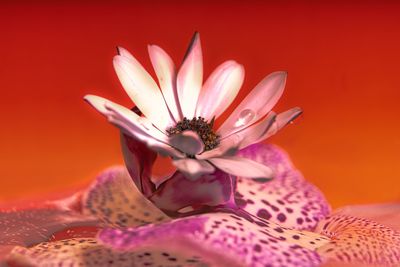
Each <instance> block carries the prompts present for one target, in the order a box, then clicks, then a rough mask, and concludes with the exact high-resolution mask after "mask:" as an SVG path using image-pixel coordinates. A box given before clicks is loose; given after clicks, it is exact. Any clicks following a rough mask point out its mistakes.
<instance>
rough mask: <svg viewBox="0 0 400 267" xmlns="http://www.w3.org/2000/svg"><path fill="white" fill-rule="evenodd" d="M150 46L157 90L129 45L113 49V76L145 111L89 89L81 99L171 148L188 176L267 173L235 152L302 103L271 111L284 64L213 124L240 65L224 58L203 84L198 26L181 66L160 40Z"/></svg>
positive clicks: (232, 91)
mask: <svg viewBox="0 0 400 267" xmlns="http://www.w3.org/2000/svg"><path fill="white" fill-rule="evenodd" d="M148 51H149V55H150V59H151V63H152V65H153V67H154V70H155V73H156V75H157V78H158V81H159V86H160V88H161V90H160V88H159V86H158V85H157V83H156V82H155V81H154V80H153V79H152V77H151V76H150V75H149V73H148V72H147V71H146V70H145V69H144V68H143V67H142V65H141V64H140V63H139V62H138V61H137V60H136V59H135V58H134V57H133V56H132V55H131V54H130V53H129V52H128V51H126V50H125V49H123V48H120V47H119V48H118V55H116V56H115V57H114V68H115V71H116V73H117V75H118V78H119V79H120V81H121V83H122V86H123V87H124V89H125V90H126V92H127V93H128V95H129V96H130V98H131V99H132V101H133V102H134V103H135V104H136V106H137V108H138V109H139V110H140V111H141V112H142V114H143V116H139V115H137V114H136V113H135V112H133V111H131V110H130V109H128V108H125V107H123V106H121V105H118V104H116V103H113V102H111V101H109V100H107V99H104V98H101V97H99V96H94V95H87V96H85V100H86V101H88V102H89V103H90V104H91V105H92V106H93V107H94V108H96V109H97V110H98V111H99V112H101V113H102V114H103V115H105V116H106V117H107V118H108V120H109V121H110V122H111V123H112V124H114V125H116V126H118V127H119V128H120V129H121V130H122V131H123V132H124V133H126V134H129V135H131V136H133V137H135V138H137V139H138V140H140V141H142V142H144V143H146V144H147V145H148V146H149V147H150V148H151V149H153V150H155V151H157V152H159V153H160V154H162V155H168V156H170V157H171V158H172V160H173V163H174V165H175V166H176V167H177V168H178V169H179V170H180V171H181V172H183V173H184V174H185V175H186V176H187V177H188V178H190V179H196V178H198V177H199V176H201V175H202V174H205V173H212V172H214V171H215V168H218V169H221V170H222V171H224V172H226V173H229V174H232V175H235V176H242V177H253V178H261V177H262V178H270V177H272V176H273V173H272V171H271V169H270V168H269V167H267V166H265V165H263V164H260V163H257V162H255V161H252V160H249V159H245V158H242V157H238V156H235V153H236V151H238V150H240V149H242V148H245V147H247V146H249V145H251V144H254V143H258V142H261V141H263V140H265V139H266V138H268V137H269V136H271V135H273V134H275V133H276V132H277V131H278V130H279V129H280V128H282V127H283V126H285V125H286V124H288V123H289V122H290V121H292V120H293V119H294V118H296V117H297V116H298V115H299V114H300V113H301V109H300V108H293V109H290V110H288V111H286V112H283V113H281V114H278V115H276V114H275V113H274V112H272V111H271V109H272V107H273V106H274V105H275V104H276V102H277V101H278V99H279V98H280V97H281V95H282V93H283V90H284V87H285V82H286V76H287V74H286V72H274V73H272V74H270V75H268V76H267V77H265V78H264V79H263V80H262V81H261V82H260V83H259V84H258V85H257V86H256V87H255V88H254V89H253V90H252V91H251V92H250V93H249V94H248V95H247V96H246V97H245V98H244V100H243V101H242V102H241V103H240V104H239V106H238V107H237V108H236V109H235V111H234V112H233V113H232V114H231V115H230V116H229V118H228V119H227V120H226V121H225V122H224V123H223V124H222V125H221V127H219V129H217V130H216V131H215V132H214V130H213V129H212V126H213V121H214V118H218V117H219V116H220V115H221V114H222V113H223V112H224V111H225V110H226V108H227V107H228V106H229V105H230V104H231V103H232V101H233V100H234V98H235V97H236V95H237V93H238V91H239V89H240V87H241V85H242V83H243V79H244V68H243V66H242V65H240V64H238V63H237V62H235V61H233V60H229V61H226V62H224V63H222V64H221V65H220V66H219V67H217V68H216V69H215V70H214V72H213V73H212V74H211V75H210V77H209V78H208V79H207V80H206V82H205V83H204V84H202V83H203V60H202V51H201V44H200V37H199V34H198V33H196V34H195V35H194V37H193V39H192V42H191V44H190V46H189V49H188V51H187V54H186V56H185V59H184V61H183V64H182V66H181V68H180V69H179V71H176V69H175V65H174V63H173V61H172V60H171V58H170V57H169V56H168V54H167V53H166V52H165V51H164V50H163V49H161V48H160V47H158V46H155V45H149V46H148ZM199 134H200V135H201V136H199Z"/></svg>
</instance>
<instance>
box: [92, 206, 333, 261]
mask: <svg viewBox="0 0 400 267" xmlns="http://www.w3.org/2000/svg"><path fill="white" fill-rule="evenodd" d="M241 216H242V215H241ZM243 216H245V217H246V216H249V215H246V214H244V215H243ZM98 238H99V239H100V240H101V241H102V242H103V243H105V244H106V245H109V246H112V247H114V248H115V249H118V250H122V249H129V250H136V249H140V248H142V247H151V248H154V249H162V248H164V247H165V246H168V247H169V248H172V247H173V248H175V249H176V250H178V251H185V252H186V253H190V252H192V251H196V252H198V253H200V255H201V256H203V257H205V258H207V259H209V260H210V261H211V262H213V263H214V264H215V265H217V266H235V265H236V266H237V265H238V264H239V266H242V265H243V266H250V267H256V266H279V267H280V266H285V267H290V266H318V265H319V264H320V257H319V256H318V254H317V253H315V252H314V250H315V249H316V248H317V247H320V246H322V245H324V244H326V243H327V242H328V241H329V240H328V239H327V238H325V237H323V236H322V235H319V234H315V233H311V232H307V231H298V230H291V229H287V228H285V227H281V226H279V225H277V224H275V223H273V222H268V221H261V220H258V219H256V220H253V219H252V217H251V216H250V217H248V219H244V218H243V217H239V216H238V215H237V214H235V215H234V214H229V213H213V214H203V215H197V216H192V217H186V218H183V219H177V220H174V221H172V222H169V223H163V224H160V225H147V226H143V227H138V228H128V229H105V230H102V231H101V232H100V234H99V236H98Z"/></svg>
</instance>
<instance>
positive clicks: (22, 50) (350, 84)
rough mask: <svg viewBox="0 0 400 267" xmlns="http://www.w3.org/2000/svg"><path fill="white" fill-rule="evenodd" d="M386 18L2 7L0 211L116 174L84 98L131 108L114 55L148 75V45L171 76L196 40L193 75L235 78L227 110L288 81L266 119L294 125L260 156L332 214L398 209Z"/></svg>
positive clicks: (241, 7) (108, 144)
mask: <svg viewBox="0 0 400 267" xmlns="http://www.w3.org/2000/svg"><path fill="white" fill-rule="evenodd" d="M277 2H279V3H277ZM399 14H400V4H396V3H395V2H379V3H378V2H376V3H375V2H363V4H361V2H360V3H350V2H346V1H343V2H341V3H340V2H339V3H334V2H331V3H329V4H327V3H324V4H322V3H319V4H318V3H316V2H311V1H310V2H308V1H304V2H296V3H294V2H281V1H276V2H271V3H268V2H265V3H261V2H257V1H253V2H251V1H246V2H245V3H244V2H243V3H241V2H235V1H224V2H219V3H213V2H197V3H196V2H194V1H181V2H180V1H174V2H168V3H166V2H161V1H160V2H145V1H143V2H136V3H132V2H119V3H116V2H86V3H84V4H82V3H79V2H78V1H76V2H69V3H67V1H65V2H60V3H52V2H50V1H49V2H43V1H42V2H38V3H37V4H31V3H29V2H9V3H7V2H2V3H1V4H0V34H1V35H0V36H1V42H0V88H1V97H0V113H1V131H0V152H1V161H0V174H1V178H0V200H11V199H17V198H26V197H34V196H40V195H46V194H48V193H49V192H54V191H60V190H65V189H68V188H76V187H79V186H81V185H83V184H85V183H87V182H88V181H89V180H90V179H92V177H93V176H94V175H95V174H96V173H97V172H98V171H100V170H101V169H103V168H105V167H108V166H109V165H110V164H116V163H121V162H122V157H121V153H120V147H119V139H118V131H117V130H116V129H115V128H114V127H112V126H110V125H108V124H107V123H106V122H105V119H104V118H102V117H101V116H100V115H99V114H97V113H96V112H95V111H94V110H93V109H92V108H90V107H89V106H88V105H87V104H86V103H84V102H83V100H82V97H83V95H85V94H86V93H94V94H98V95H101V96H104V97H107V98H109V99H112V100H114V101H116V102H119V103H122V104H124V105H126V106H131V105H132V104H131V102H130V100H129V99H128V97H127V96H126V95H125V93H124V92H123V90H122V88H121V86H120V84H119V82H118V80H117V77H116V75H115V74H114V72H113V69H112V56H113V55H114V54H115V46H116V45H121V46H123V47H126V48H127V49H128V50H130V51H131V52H132V53H133V54H134V55H135V56H136V57H137V58H138V59H139V61H141V62H142V63H143V65H144V66H145V67H146V68H147V69H148V70H151V66H150V62H149V59H148V56H147V50H146V45H147V44H148V43H153V44H158V45H160V46H161V47H163V48H164V49H165V50H166V51H168V52H169V53H170V54H171V55H172V57H173V59H174V60H175V62H176V63H177V64H179V63H180V61H181V59H182V57H183V55H184V52H185V49H186V46H187V44H188V42H189V40H190V38H191V35H192V34H193V32H194V31H195V30H198V31H199V32H200V34H201V39H202V45H203V49H204V62H205V63H204V65H205V74H206V75H208V74H209V73H210V72H211V71H212V70H213V69H214V68H215V67H216V66H217V65H218V64H220V63H222V62H223V61H224V60H227V59H235V60H237V61H238V62H240V63H242V64H243V65H244V66H245V69H246V79H245V84H244V87H243V89H242V91H241V93H240V95H239V97H240V98H243V96H245V95H246V93H247V92H248V91H249V90H250V89H252V87H253V86H254V85H255V84H256V83H257V82H258V81H259V80H261V79H262V78H263V77H264V76H265V75H266V74H268V73H270V72H272V71H275V70H287V71H288V72H289V77H288V83H287V87H286V91H285V93H284V96H283V98H282V99H281V101H280V103H279V104H278V106H277V107H276V108H275V110H277V111H283V110H285V109H288V108H290V107H293V106H300V107H302V108H303V109H304V115H303V117H302V118H301V119H299V120H298V121H297V123H295V124H294V125H292V126H290V127H288V128H286V129H285V130H284V131H282V132H281V133H279V134H278V135H277V136H276V137H273V138H272V139H271V142H273V143H276V144H278V145H280V146H282V147H283V148H285V149H286V150H287V151H288V152H289V153H290V155H291V157H292V159H293V160H294V162H295V164H296V166H297V167H298V168H299V169H301V171H302V172H303V173H304V175H305V176H306V178H307V179H309V180H310V181H311V182H313V183H314V184H316V185H317V186H318V187H319V188H321V190H322V191H323V192H324V193H325V194H326V196H327V198H328V200H329V201H330V202H331V203H332V205H333V206H335V207H337V206H340V205H344V204H352V203H367V202H380V201H394V200H399V199H400V181H399V178H400V162H399V150H400V125H399V115H400V105H399V100H400V76H399V75H398V72H399V67H398V66H399V64H400V16H399ZM151 73H152V74H153V72H151ZM235 103H236V104H237V102H235Z"/></svg>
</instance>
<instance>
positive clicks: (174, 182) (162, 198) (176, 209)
mask: <svg viewBox="0 0 400 267" xmlns="http://www.w3.org/2000/svg"><path fill="white" fill-rule="evenodd" d="M234 188H235V181H234V177H232V176H231V175H229V174H227V173H225V172H222V171H220V170H216V171H215V172H213V173H209V174H204V175H202V176H201V177H199V178H197V179H196V180H190V179H188V178H187V177H186V176H185V174H183V173H181V172H180V171H177V172H175V173H174V174H173V175H172V176H171V177H170V178H169V179H167V180H166V181H165V182H164V183H162V184H161V185H160V186H159V187H158V188H157V190H156V192H155V193H154V194H153V195H152V196H151V197H150V200H151V201H152V202H153V203H154V204H155V205H156V206H157V207H158V208H160V209H161V210H162V211H164V212H165V213H166V214H168V215H169V216H171V217H180V216H185V215H186V214H187V212H185V211H182V209H183V208H188V207H191V208H193V210H195V211H196V212H202V211H209V209H210V207H214V206H219V205H225V204H227V203H233V194H234V190H235V189H234ZM189 213H190V212H189Z"/></svg>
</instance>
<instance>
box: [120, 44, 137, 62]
mask: <svg viewBox="0 0 400 267" xmlns="http://www.w3.org/2000/svg"><path fill="white" fill-rule="evenodd" d="M117 52H118V55H120V56H122V57H126V58H128V59H133V60H136V59H135V57H134V56H133V55H132V54H131V53H129V51H128V50H126V49H125V48H123V47H120V46H117Z"/></svg>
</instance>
